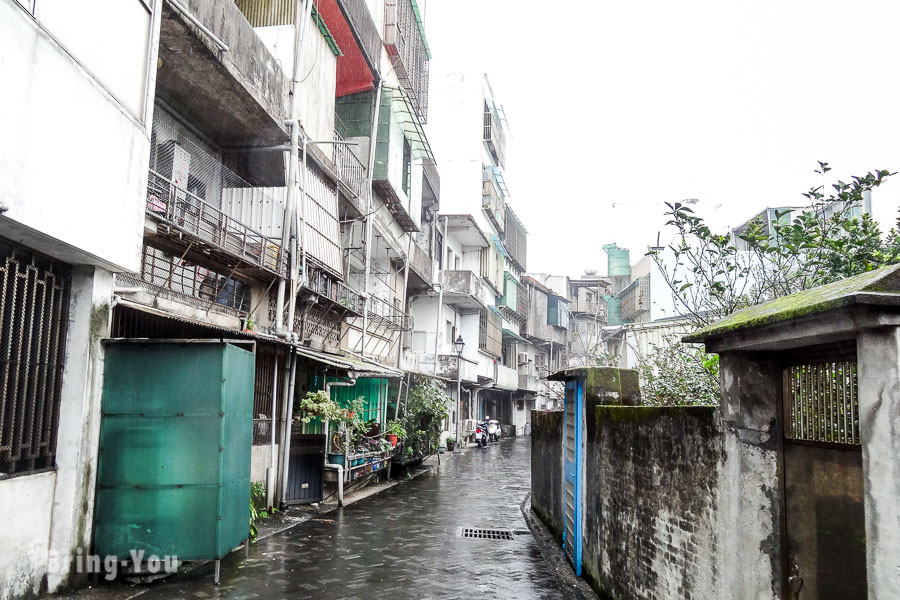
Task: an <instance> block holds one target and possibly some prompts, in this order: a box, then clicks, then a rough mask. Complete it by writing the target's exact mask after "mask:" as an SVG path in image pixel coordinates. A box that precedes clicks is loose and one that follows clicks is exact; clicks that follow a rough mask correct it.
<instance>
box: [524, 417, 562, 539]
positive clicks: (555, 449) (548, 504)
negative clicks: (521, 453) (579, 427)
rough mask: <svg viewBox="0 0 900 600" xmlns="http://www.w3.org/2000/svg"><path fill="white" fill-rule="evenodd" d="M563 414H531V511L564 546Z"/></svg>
mask: <svg viewBox="0 0 900 600" xmlns="http://www.w3.org/2000/svg"><path fill="white" fill-rule="evenodd" d="M562 428H563V413H562V411H559V410H533V411H531V508H532V509H533V510H534V512H535V513H536V514H537V515H538V517H540V519H541V520H542V521H543V522H544V523H545V524H546V525H547V528H548V529H550V532H551V533H552V534H553V536H554V537H555V538H556V540H557V541H558V542H560V543H562V531H563V524H562V510H563V509H562V476H563V455H562V435H563V430H562Z"/></svg>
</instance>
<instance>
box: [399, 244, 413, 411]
mask: <svg viewBox="0 0 900 600" xmlns="http://www.w3.org/2000/svg"><path fill="white" fill-rule="evenodd" d="M406 235H407V236H409V239H408V240H407V242H406V260H405V261H404V263H405V264H404V266H403V304H402V306H403V312H404V313H406V314H409V306H407V304H406V303H407V302H408V301H409V261H410V258H411V257H412V234H411V233H407V234H406ZM404 325H406V324H405V323H404ZM404 335H409V333H408V332H407V331H403V332H401V333H400V347H399V348H398V349H397V368H398V369H399V368H400V361H401V359H402V358H403V336H404ZM398 403H399V401H398Z"/></svg>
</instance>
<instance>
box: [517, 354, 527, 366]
mask: <svg viewBox="0 0 900 600" xmlns="http://www.w3.org/2000/svg"><path fill="white" fill-rule="evenodd" d="M519 364H520V365H527V364H528V353H527V352H520V353H519Z"/></svg>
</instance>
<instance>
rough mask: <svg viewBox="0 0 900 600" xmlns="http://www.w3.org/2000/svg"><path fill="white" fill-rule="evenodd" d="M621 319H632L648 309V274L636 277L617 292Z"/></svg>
mask: <svg viewBox="0 0 900 600" xmlns="http://www.w3.org/2000/svg"><path fill="white" fill-rule="evenodd" d="M618 297H619V300H620V306H621V308H622V319H624V320H625V321H626V322H627V321H634V320H635V319H636V318H637V317H639V316H641V315H643V314H644V313H646V312H648V311H649V310H650V276H649V275H645V276H643V277H638V278H637V279H635V280H634V281H632V282H631V284H630V285H629V286H628V287H626V288H625V289H624V290H622V291H621V292H619V294H618Z"/></svg>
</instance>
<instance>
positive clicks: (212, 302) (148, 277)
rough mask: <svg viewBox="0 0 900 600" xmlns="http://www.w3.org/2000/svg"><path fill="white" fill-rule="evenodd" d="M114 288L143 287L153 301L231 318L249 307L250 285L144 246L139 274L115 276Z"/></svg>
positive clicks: (243, 313)
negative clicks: (180, 305) (164, 301)
mask: <svg viewBox="0 0 900 600" xmlns="http://www.w3.org/2000/svg"><path fill="white" fill-rule="evenodd" d="M116 286H117V287H120V288H131V287H134V288H143V289H146V290H147V291H148V292H150V293H152V294H153V297H154V299H155V298H158V297H163V298H167V299H169V300H175V301H177V302H180V303H181V304H185V305H187V306H192V307H194V308H197V309H201V310H204V311H207V312H214V313H220V314H224V315H230V316H235V317H242V316H245V315H247V314H248V313H249V312H250V308H251V307H250V300H251V298H250V286H248V285H246V284H244V283H241V282H240V281H236V280H234V279H229V278H228V277H226V276H225V275H223V274H221V273H216V272H214V271H211V270H209V269H205V268H203V267H200V266H197V265H194V264H190V263H187V262H185V261H183V260H182V259H181V258H179V257H177V256H172V255H171V254H168V253H166V252H164V251H163V250H159V249H157V248H154V247H152V246H147V245H145V246H144V248H143V251H142V252H141V272H140V274H139V275H129V274H123V273H118V274H117V275H116Z"/></svg>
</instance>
